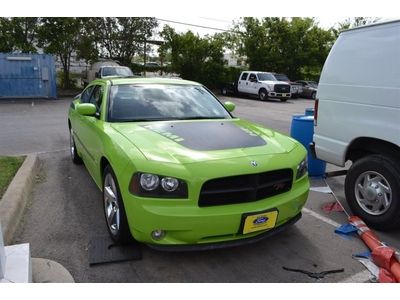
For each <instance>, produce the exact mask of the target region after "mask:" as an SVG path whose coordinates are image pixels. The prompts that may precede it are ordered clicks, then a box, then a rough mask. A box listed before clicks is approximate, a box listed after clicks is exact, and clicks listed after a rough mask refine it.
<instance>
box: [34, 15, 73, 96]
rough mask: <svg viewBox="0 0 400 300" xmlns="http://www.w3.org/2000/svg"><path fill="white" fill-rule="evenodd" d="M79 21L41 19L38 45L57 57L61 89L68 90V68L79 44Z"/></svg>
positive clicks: (71, 19) (70, 19)
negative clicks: (59, 64) (60, 66)
mask: <svg viewBox="0 0 400 300" xmlns="http://www.w3.org/2000/svg"><path fill="white" fill-rule="evenodd" d="M80 33H81V20H80V19H79V18H42V20H41V26H40V28H39V31H38V37H39V42H38V45H39V46H40V47H43V49H44V51H45V52H46V53H51V54H55V55H57V56H58V57H59V58H60V60H61V64H62V65H63V70H64V81H63V83H64V85H63V87H64V88H66V89H68V88H70V79H69V68H70V65H71V56H72V53H73V52H74V51H76V50H77V49H78V46H79V44H80Z"/></svg>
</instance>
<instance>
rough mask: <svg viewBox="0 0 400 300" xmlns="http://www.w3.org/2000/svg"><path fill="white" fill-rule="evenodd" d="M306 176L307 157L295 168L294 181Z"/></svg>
mask: <svg viewBox="0 0 400 300" xmlns="http://www.w3.org/2000/svg"><path fill="white" fill-rule="evenodd" d="M306 174H307V156H306V157H305V158H304V159H303V160H302V161H301V163H299V164H298V166H297V172H296V180H297V179H299V178H301V177H303V176H304V175H306Z"/></svg>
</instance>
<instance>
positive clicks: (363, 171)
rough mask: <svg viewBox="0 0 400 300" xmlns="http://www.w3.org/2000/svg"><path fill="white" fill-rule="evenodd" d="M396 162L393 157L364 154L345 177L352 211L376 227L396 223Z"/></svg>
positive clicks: (399, 213)
mask: <svg viewBox="0 0 400 300" xmlns="http://www.w3.org/2000/svg"><path fill="white" fill-rule="evenodd" d="M399 178H400V165H399V162H398V161H396V160H395V159H394V158H391V157H388V156H384V155H375V154H374V155H368V156H366V157H363V158H361V159H359V160H357V161H356V162H355V163H353V165H352V166H351V168H350V169H349V171H348V173H347V176H346V180H345V194H346V199H347V202H348V204H349V206H350V208H351V210H352V212H353V213H354V214H355V215H357V216H359V217H360V218H361V219H363V220H364V222H365V223H366V224H368V225H369V226H371V227H373V228H376V229H379V230H390V229H394V228H399V227H400V180H399Z"/></svg>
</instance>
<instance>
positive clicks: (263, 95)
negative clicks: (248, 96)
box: [258, 89, 268, 101]
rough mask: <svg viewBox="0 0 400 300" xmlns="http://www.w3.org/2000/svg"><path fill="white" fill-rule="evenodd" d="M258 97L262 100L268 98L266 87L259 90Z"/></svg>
mask: <svg viewBox="0 0 400 300" xmlns="http://www.w3.org/2000/svg"><path fill="white" fill-rule="evenodd" d="M258 99H260V100H261V101H265V100H268V92H267V90H266V89H260V91H259V92H258Z"/></svg>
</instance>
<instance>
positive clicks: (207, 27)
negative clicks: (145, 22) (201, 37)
mask: <svg viewBox="0 0 400 300" xmlns="http://www.w3.org/2000/svg"><path fill="white" fill-rule="evenodd" d="M157 20H158V21H163V22H167V23H175V24H180V25H187V26H193V27H199V28H205V29H212V30H218V31H223V32H233V31H232V30H227V29H221V28H216V27H209V26H203V25H196V24H189V23H184V22H178V21H172V20H165V19H159V18H157Z"/></svg>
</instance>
